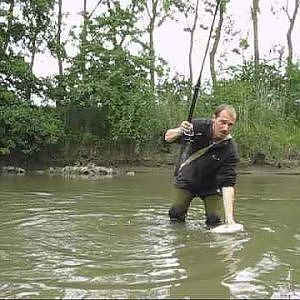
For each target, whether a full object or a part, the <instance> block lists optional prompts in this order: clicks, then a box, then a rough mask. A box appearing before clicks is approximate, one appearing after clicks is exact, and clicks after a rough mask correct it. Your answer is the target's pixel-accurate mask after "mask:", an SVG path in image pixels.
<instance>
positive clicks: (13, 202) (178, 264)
mask: <svg viewBox="0 0 300 300" xmlns="http://www.w3.org/2000/svg"><path fill="white" fill-rule="evenodd" d="M172 186H173V178H172V171H171V170H169V169H159V168H157V169H147V170H140V171H139V172H137V173H136V175H135V176H119V177H115V178H104V179H97V180H90V179H89V180H88V179H84V178H73V179H71V178H61V177H47V176H42V175H25V176H21V177H17V176H6V177H0V207H1V210H0V218H1V222H0V296H1V298H39V299H41V298H60V299H61V298H85V299H86V298H115V299H116V298H139V299H143V298H146V299H149V298H181V299H182V298H185V299H191V298H205V299H207V298H223V299H224V298H234V299H243V298H245V299H250V298H251V299H258V298H259V299H261V298H265V299H270V298H273V299H283V298H286V299H293V298H294V299H299V298H300V259H299V256H300V227H299V223H300V217H299V216H300V196H299V195H300V193H299V190H300V177H299V175H298V176H297V175H294V176H292V175H275V174H273V173H272V172H256V173H255V174H240V175H239V178H238V184H237V195H236V196H237V197H236V198H237V200H236V218H237V220H238V221H239V222H241V223H243V224H244V226H245V229H246V230H245V231H244V232H239V233H235V234H214V233H211V232H209V231H207V230H206V229H205V226H204V221H205V219H204V216H203V209H204V208H203V204H202V202H201V201H200V200H198V199H195V200H194V201H193V202H192V205H191V208H190V211H189V215H188V219H187V222H186V224H170V222H169V220H168V215H167V211H168V208H169V206H170V204H171V200H172V192H171V191H172Z"/></svg>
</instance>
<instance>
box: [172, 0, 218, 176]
mask: <svg viewBox="0 0 300 300" xmlns="http://www.w3.org/2000/svg"><path fill="white" fill-rule="evenodd" d="M221 1H222V0H217V5H216V8H215V11H214V15H213V20H212V23H211V26H210V31H209V35H208V40H207V43H206V48H205V52H204V56H203V60H202V64H201V68H200V73H199V77H198V80H197V82H196V85H195V88H194V93H193V98H192V102H191V106H190V110H189V114H188V118H187V121H188V122H191V121H192V118H193V114H194V110H195V106H196V102H197V99H198V95H199V91H200V87H201V78H202V73H203V69H204V65H205V60H206V56H207V53H208V49H209V44H210V39H211V36H212V32H213V29H214V24H215V20H216V16H217V13H218V9H219V6H220V3H221ZM183 134H184V142H183V144H182V147H181V150H180V155H179V159H178V163H177V165H176V169H175V175H177V173H178V169H179V167H180V165H181V164H182V163H183V162H184V161H186V159H187V157H188V154H189V148H190V147H189V146H190V144H191V143H192V139H193V135H192V134H191V135H190V134H186V133H183Z"/></svg>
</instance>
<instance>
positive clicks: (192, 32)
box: [189, 0, 199, 99]
mask: <svg viewBox="0 0 300 300" xmlns="http://www.w3.org/2000/svg"><path fill="white" fill-rule="evenodd" d="M198 9H199V0H197V3H196V8H195V17H194V23H193V27H192V28H191V31H190V49H189V70H190V96H189V98H190V99H191V98H192V86H193V81H194V80H193V79H194V78H193V62H192V56H193V48H194V35H195V30H196V26H197V21H198Z"/></svg>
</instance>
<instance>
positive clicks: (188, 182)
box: [165, 104, 239, 228]
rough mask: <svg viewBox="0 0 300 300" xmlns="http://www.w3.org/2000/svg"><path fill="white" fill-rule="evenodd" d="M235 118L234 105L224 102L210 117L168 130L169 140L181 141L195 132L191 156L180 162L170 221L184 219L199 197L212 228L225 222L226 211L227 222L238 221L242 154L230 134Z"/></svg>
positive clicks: (184, 122)
mask: <svg viewBox="0 0 300 300" xmlns="http://www.w3.org/2000/svg"><path fill="white" fill-rule="evenodd" d="M235 122H236V112H235V109H234V107H233V106H231V105H226V104H223V105H220V106H218V107H217V108H216V110H215V111H214V113H213V116H212V118H211V119H193V120H192V121H191V123H190V122H188V121H183V122H182V123H181V125H180V126H179V127H177V128H172V129H168V130H167V131H166V133H165V140H166V141H167V142H169V143H171V142H175V141H177V142H179V143H182V142H183V141H184V138H185V135H186V133H187V132H189V133H190V134H191V135H192V136H193V137H192V142H191V144H190V149H189V153H188V159H187V160H186V161H185V162H184V163H183V164H181V165H180V166H177V167H178V169H177V170H178V172H176V174H175V175H176V181H175V199H174V203H173V205H172V206H171V208H170V210H169V216H170V220H171V221H177V222H184V221H185V218H186V215H187V212H188V209H189V206H190V204H191V201H192V200H193V198H194V197H200V198H201V199H202V200H203V201H204V207H205V215H206V225H207V226H208V227H209V228H213V227H216V226H218V225H220V224H221V223H222V221H221V220H222V216H223V212H224V223H225V224H229V225H232V224H235V220H234V197H235V190H234V186H235V184H236V171H235V168H236V165H237V163H238V161H239V156H238V152H237V148H236V144H235V142H234V140H233V138H232V137H231V135H230V132H231V130H232V128H233V126H234V124H235ZM222 200H223V201H222Z"/></svg>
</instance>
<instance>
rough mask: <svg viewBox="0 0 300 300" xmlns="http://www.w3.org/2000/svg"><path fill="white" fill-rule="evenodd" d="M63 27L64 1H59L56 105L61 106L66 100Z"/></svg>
mask: <svg viewBox="0 0 300 300" xmlns="http://www.w3.org/2000/svg"><path fill="white" fill-rule="evenodd" d="M61 27H62V0H58V15H57V33H56V47H55V49H56V56H57V63H58V91H59V92H58V98H59V99H58V101H57V102H56V105H57V106H59V105H61V104H62V102H63V100H64V82H63V73H64V69H63V54H62V50H63V49H62V47H63V46H62V45H61Z"/></svg>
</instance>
